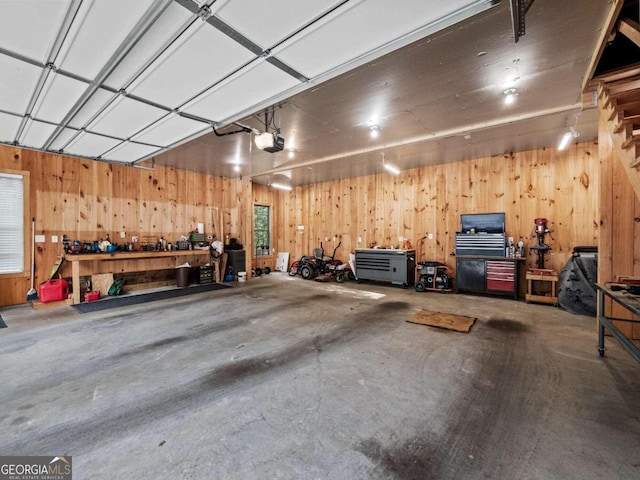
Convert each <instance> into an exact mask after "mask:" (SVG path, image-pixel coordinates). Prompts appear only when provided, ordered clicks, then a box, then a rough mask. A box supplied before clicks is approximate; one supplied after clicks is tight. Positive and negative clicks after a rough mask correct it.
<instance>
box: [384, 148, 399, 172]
mask: <svg viewBox="0 0 640 480" xmlns="http://www.w3.org/2000/svg"><path fill="white" fill-rule="evenodd" d="M382 166H383V167H384V168H385V169H387V171H389V172H391V173H393V174H394V175H399V174H400V168H398V167H397V166H396V165H393V164H392V163H387V162H386V161H385V159H384V153H382Z"/></svg>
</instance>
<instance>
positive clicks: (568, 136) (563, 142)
mask: <svg viewBox="0 0 640 480" xmlns="http://www.w3.org/2000/svg"><path fill="white" fill-rule="evenodd" d="M579 136H580V134H579V133H578V132H577V131H576V129H575V127H571V129H570V130H569V131H568V132H566V133H565V134H564V135H563V136H562V138H561V139H560V143H559V144H558V150H559V151H562V150H564V149H565V148H567V147H568V146H569V144H570V143H571V142H572V141H573V140H574V139H576V138H578V137H579Z"/></svg>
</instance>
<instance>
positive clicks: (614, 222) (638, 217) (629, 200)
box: [598, 115, 640, 339]
mask: <svg viewBox="0 0 640 480" xmlns="http://www.w3.org/2000/svg"><path fill="white" fill-rule="evenodd" d="M606 122H607V118H606V117H605V116H604V115H600V124H599V134H598V142H599V158H600V172H601V173H600V177H601V178H600V209H601V226H600V232H601V233H600V245H599V247H598V282H599V283H605V282H612V281H616V280H617V277H618V276H631V277H640V202H639V201H638V197H637V195H636V194H635V192H634V190H633V187H632V185H631V182H630V181H629V178H628V176H627V172H626V171H625V169H624V168H623V166H622V164H621V160H620V158H619V157H618V155H617V152H616V150H615V147H614V145H613V139H612V138H611V136H610V134H609V130H608V128H607V125H606ZM605 309H606V314H607V315H608V316H613V317H618V318H633V317H632V316H631V314H630V313H629V312H628V311H627V310H626V309H624V308H622V307H620V306H618V305H617V304H612V302H611V301H610V300H607V303H606V305H605ZM616 326H617V327H618V328H619V329H620V331H622V333H624V334H625V335H626V336H627V337H630V338H633V339H640V324H632V323H628V322H616Z"/></svg>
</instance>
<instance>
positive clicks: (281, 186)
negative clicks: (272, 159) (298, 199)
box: [271, 183, 292, 192]
mask: <svg viewBox="0 0 640 480" xmlns="http://www.w3.org/2000/svg"><path fill="white" fill-rule="evenodd" d="M271 186H272V187H273V188H277V189H279V190H286V191H287V192H290V191H291V190H292V188H291V185H285V184H284V183H272V184H271Z"/></svg>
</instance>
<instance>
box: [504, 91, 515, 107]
mask: <svg viewBox="0 0 640 480" xmlns="http://www.w3.org/2000/svg"><path fill="white" fill-rule="evenodd" d="M502 93H504V95H505V97H504V103H505V104H506V105H511V104H512V103H513V102H515V101H516V96H517V95H518V91H517V90H516V89H515V88H507V89H506V90H505V91H504V92H502Z"/></svg>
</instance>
